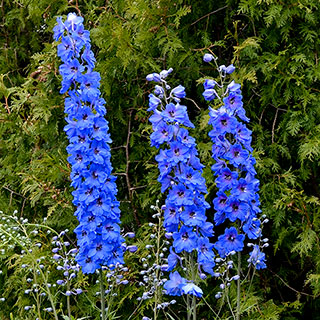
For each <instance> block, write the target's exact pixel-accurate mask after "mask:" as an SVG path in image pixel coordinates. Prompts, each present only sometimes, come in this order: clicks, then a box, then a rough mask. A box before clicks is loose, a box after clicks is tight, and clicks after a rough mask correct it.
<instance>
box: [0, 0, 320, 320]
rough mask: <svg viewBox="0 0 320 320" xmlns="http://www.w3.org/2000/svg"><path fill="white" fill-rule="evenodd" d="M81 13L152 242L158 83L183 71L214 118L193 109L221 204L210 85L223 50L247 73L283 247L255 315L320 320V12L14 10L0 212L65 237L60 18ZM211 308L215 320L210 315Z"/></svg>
mask: <svg viewBox="0 0 320 320" xmlns="http://www.w3.org/2000/svg"><path fill="white" fill-rule="evenodd" d="M72 11H76V12H79V13H81V15H83V16H84V17H85V25H86V28H87V29H89V30H90V32H91V37H92V42H93V50H94V52H95V54H96V58H97V62H98V63H97V71H99V72H100V73H101V77H102V82H101V90H102V93H103V97H104V98H105V99H106V101H107V110H108V116H107V117H108V120H109V122H110V133H111V137H112V139H113V144H112V147H113V149H112V163H113V166H114V170H115V173H116V174H117V175H118V179H117V184H118V188H119V196H118V199H119V200H121V201H122V202H121V210H122V221H123V227H124V228H125V229H128V230H135V231H137V232H139V227H140V226H141V225H143V224H144V223H145V222H147V221H149V220H150V216H151V214H152V213H151V210H150V205H152V204H154V203H155V201H156V199H158V198H160V199H161V195H160V185H159V183H158V182H157V181H156V178H157V175H158V170H157V166H156V163H155V161H154V156H155V153H156V150H155V148H151V147H150V145H149V137H148V136H149V134H150V132H151V126H150V124H149V123H148V114H147V111H146V109H147V104H148V102H147V97H148V93H149V90H150V86H148V85H147V82H146V80H145V76H146V75H147V74H148V73H150V72H157V71H161V70H162V69H166V68H169V67H172V68H173V69H174V76H173V77H172V78H175V79H176V82H177V84H178V83H181V84H183V85H184V86H185V87H186V88H187V96H188V97H191V98H192V99H193V100H195V101H196V102H197V104H198V105H199V106H200V108H201V111H199V110H198V109H197V108H196V107H195V106H194V104H193V103H192V102H191V101H188V103H187V106H188V109H189V112H190V113H191V115H192V119H191V120H192V121H193V122H194V124H195V125H196V128H197V129H196V130H193V132H192V134H193V135H194V136H195V138H196V140H197V142H198V147H199V152H200V157H201V162H202V163H204V164H207V167H206V169H205V178H206V179H207V185H208V188H209V195H208V200H211V199H212V198H213V196H214V193H215V191H216V189H215V186H214V184H213V176H212V173H211V170H210V164H211V161H212V160H211V158H210V148H211V147H210V146H211V144H210V141H209V139H208V137H207V132H208V130H209V129H208V128H207V125H206V123H207V120H208V115H207V111H206V107H205V106H206V104H205V102H204V100H203V98H202V96H201V92H202V85H201V84H200V82H199V81H198V82H197V80H199V79H201V78H203V77H204V76H205V75H208V74H211V75H212V74H213V72H214V70H213V69H211V68H210V67H208V65H207V64H204V63H203V62H202V56H203V54H204V53H206V52H208V50H207V49H206V48H210V49H211V50H212V51H213V52H214V53H215V54H216V55H217V56H218V57H219V58H220V59H219V62H220V64H226V65H227V64H229V63H231V62H233V63H234V65H235V66H236V68H237V69H236V73H235V79H236V80H237V81H238V82H240V83H241V84H242V88H243V95H244V99H243V100H244V103H245V109H246V110H247V115H248V117H250V119H251V122H250V124H249V128H250V129H251V130H253V147H254V150H255V157H256V158H257V165H256V168H257V171H258V178H259V179H260V181H261V192H260V195H261V201H262V208H263V212H264V213H265V214H266V215H267V216H268V218H269V219H270V223H269V224H268V227H267V228H266V229H265V230H264V235H265V236H268V237H269V238H270V244H271V246H270V247H269V249H268V250H267V251H266V252H267V257H268V269H267V270H266V271H263V272H260V273H259V277H258V279H257V283H256V292H255V298H254V299H255V300H252V301H253V302H254V303H255V306H254V308H253V310H254V311H253V312H257V314H258V315H259V317H261V319H320V316H318V315H317V314H320V303H319V295H320V243H319V234H320V199H319V198H320V191H319V185H320V170H319V167H320V166H319V164H320V98H319V92H320V84H319V77H320V67H319V44H320V40H319V36H318V35H319V29H320V4H319V1H318V0H301V1H300V0H299V1H297V0H284V1H277V0H258V1H256V0H242V1H231V0H230V1H222V0H218V1H200V0H194V1H191V0H185V1H181V0H157V1H156V0H135V1H133V0H118V1H115V0H114V1H102V0H97V1H91V0H86V1H80V0H79V1H75V0H71V1H67V0H56V1H51V0H17V1H11V0H3V1H2V2H1V6H0V16H1V18H0V47H1V55H0V100H1V106H0V209H1V210H3V211H6V213H11V212H13V210H15V209H17V210H19V213H20V214H21V215H22V214H23V216H24V217H27V218H28V219H29V220H30V221H33V222H38V221H42V219H43V217H45V216H48V221H49V222H50V224H51V225H52V226H53V227H54V228H56V229H57V230H59V229H61V230H62V229H64V228H68V229H73V228H74V227H75V225H76V219H75V218H74V216H73V207H72V203H71V200H72V198H71V190H70V188H69V184H70V181H69V172H70V167H69V165H68V163H67V154H66V151H65V148H66V146H67V143H68V142H67V138H66V135H65V133H64V132H63V127H64V124H65V122H64V112H63V110H64V105H63V97H62V96H61V95H60V94H59V89H60V75H59V73H58V66H59V59H58V57H57V54H56V44H54V41H53V39H52V28H53V26H54V25H55V19H56V17H57V16H58V15H65V14H67V13H68V12H72ZM213 214H214V213H213V211H212V209H211V211H210V210H209V211H208V213H207V215H208V216H209V217H210V216H211V217H213ZM141 229H143V228H140V230H141ZM141 232H142V231H141ZM7 258H8V256H7V255H0V268H2V269H3V270H6V271H7V277H3V276H2V277H0V296H1V295H3V294H6V293H8V292H10V290H12V286H11V287H8V283H11V284H12V283H14V278H13V276H14V272H13V270H8V263H7ZM128 263H129V264H130V263H136V262H134V260H132V261H129V262H128ZM133 266H134V265H132V267H133ZM215 285H216V283H215V282H214V279H212V280H210V281H209V282H208V287H207V289H206V293H207V295H208V301H209V302H210V303H211V304H215V303H216V302H215V299H214V295H213V294H212V295H210V292H211V291H212V292H213V291H214V286H215ZM10 299H11V300H10ZM10 299H9V301H8V302H7V303H6V304H5V305H4V306H3V305H2V306H1V309H0V310H1V311H0V318H1V319H7V316H8V315H9V314H10V312H13V313H14V312H16V311H15V310H18V309H19V306H18V305H15V301H16V300H15V292H14V290H13V291H12V292H11V296H10ZM82 303H83V305H85V303H86V302H85V301H84V302H82ZM13 305H15V306H14V307H12V306H13ZM131 307H132V310H133V308H134V300H132V306H131ZM126 309H128V305H127V308H126ZM201 310H202V312H204V315H205V314H206V313H205V306H204V307H203V308H202V309H201V308H200V311H201ZM258 311H259V312H258ZM123 312H126V310H124V311H123ZM255 317H256V316H252V318H251V319H253V318H255ZM22 319H23V317H22ZM248 319H250V316H248ZM255 319H256V318H255Z"/></svg>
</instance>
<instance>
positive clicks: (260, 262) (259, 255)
mask: <svg viewBox="0 0 320 320" xmlns="http://www.w3.org/2000/svg"><path fill="white" fill-rule="evenodd" d="M265 259H266V255H265V254H264V253H263V252H261V251H260V248H259V246H258V245H254V247H253V250H252V252H251V253H250V257H249V259H248V262H249V264H252V265H254V266H255V268H256V269H257V270H260V269H265V268H266V267H267V265H266V263H265Z"/></svg>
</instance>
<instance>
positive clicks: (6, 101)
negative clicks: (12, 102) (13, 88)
mask: <svg viewBox="0 0 320 320" xmlns="http://www.w3.org/2000/svg"><path fill="white" fill-rule="evenodd" d="M4 101H5V104H4V106H5V108H6V109H7V111H8V114H10V113H11V111H10V108H9V104H8V98H7V97H6V96H5V97H4Z"/></svg>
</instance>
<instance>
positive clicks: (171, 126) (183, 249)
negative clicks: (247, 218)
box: [147, 69, 215, 296]
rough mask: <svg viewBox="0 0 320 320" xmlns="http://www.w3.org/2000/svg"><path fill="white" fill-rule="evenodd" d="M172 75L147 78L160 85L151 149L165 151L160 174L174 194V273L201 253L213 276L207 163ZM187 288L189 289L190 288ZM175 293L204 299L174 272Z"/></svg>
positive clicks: (167, 209) (170, 209) (202, 265)
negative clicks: (192, 255)
mask: <svg viewBox="0 0 320 320" xmlns="http://www.w3.org/2000/svg"><path fill="white" fill-rule="evenodd" d="M171 71H172V69H169V70H168V71H166V70H164V71H162V72H161V73H160V74H157V73H153V74H149V75H148V76H147V80H149V81H155V82H158V83H159V84H160V85H156V86H155V90H154V93H151V94H150V95H149V109H148V110H149V111H152V112H153V114H152V115H151V117H150V119H149V120H150V122H151V123H152V128H153V133H152V134H151V137H150V138H151V145H152V146H155V147H156V148H160V146H164V148H162V149H160V152H159V154H158V155H157V156H156V161H157V162H158V166H159V170H160V175H159V178H158V181H159V182H160V183H161V192H163V193H164V192H166V191H167V192H168V193H167V198H166V201H165V206H164V227H165V229H166V231H167V234H170V235H171V236H172V238H173V245H172V247H171V248H170V254H169V256H168V271H172V270H173V269H174V268H175V267H176V266H178V265H179V264H180V262H181V257H180V254H183V253H191V252H192V253H197V254H196V256H197V265H198V270H199V273H201V274H203V271H204V272H208V273H210V274H213V267H214V265H215V264H214V253H213V245H212V244H210V242H209V239H208V237H210V236H212V235H213V225H212V223H210V222H207V218H206V215H205V211H206V209H207V208H209V207H210V206H209V204H208V203H207V202H206V201H205V198H204V194H205V193H207V189H206V186H205V179H204V178H203V177H202V169H203V167H204V166H203V165H202V164H201V163H200V160H199V158H198V152H197V149H196V142H195V139H194V138H193V137H192V136H190V135H189V131H188V129H187V128H194V125H193V124H192V123H191V122H190V120H189V116H188V113H187V107H186V106H184V105H182V104H180V102H181V99H182V98H184V97H185V96H186V93H185V88H184V87H183V86H181V85H179V86H178V87H176V88H173V89H172V90H171V91H170V94H166V90H169V89H170V87H169V86H168V84H167V83H166V81H165V80H164V79H165V78H166V77H167V75H168V74H169V73H170V72H171ZM185 285H187V286H185ZM164 288H165V289H166V291H167V293H168V294H170V295H182V294H193V295H196V296H201V294H202V291H201V289H200V288H199V287H197V286H196V285H195V284H192V285H190V283H189V282H187V281H186V279H184V278H182V277H181V276H180V274H179V273H178V271H175V272H174V273H171V275H170V280H168V281H167V282H166V284H165V286H164Z"/></svg>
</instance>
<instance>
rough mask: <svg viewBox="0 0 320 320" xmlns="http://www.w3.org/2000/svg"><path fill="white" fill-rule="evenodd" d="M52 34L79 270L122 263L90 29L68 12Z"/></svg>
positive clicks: (114, 189)
mask: <svg viewBox="0 0 320 320" xmlns="http://www.w3.org/2000/svg"><path fill="white" fill-rule="evenodd" d="M53 31H54V39H55V40H56V41H59V40H60V41H61V42H60V44H59V45H58V56H59V57H60V58H61V61H62V65H61V66H60V68H59V71H60V74H61V76H62V88H61V90H60V92H61V93H66V92H67V93H68V97H66V98H65V113H66V114H67V115H66V121H67V123H68V124H67V125H66V126H65V128H64V130H65V132H66V134H67V136H68V139H69V142H70V144H69V146H68V147H67V151H68V153H69V157H68V161H69V163H70V165H71V167H72V172H71V181H72V182H71V186H72V187H74V189H75V190H74V191H73V192H72V194H73V197H74V200H73V204H74V205H75V206H76V208H77V209H76V211H75V216H76V217H77V219H78V221H79V225H78V226H77V227H76V229H75V230H74V232H75V233H76V235H77V239H78V246H79V253H78V254H77V256H76V260H77V262H78V263H79V265H80V266H81V268H82V271H83V273H93V272H95V270H96V269H101V267H102V266H109V267H111V268H112V267H114V266H115V265H117V264H123V263H124V261H123V252H124V246H123V242H124V239H123V238H122V236H121V235H120V226H119V224H120V209H119V201H117V199H116V194H117V186H116V184H115V180H116V178H115V177H114V176H113V175H112V173H111V172H112V166H111V162H110V158H111V154H110V146H109V144H110V143H111V138H110V135H109V133H108V130H109V127H108V121H107V120H106V119H105V118H104V116H105V114H106V108H105V107H104V104H105V101H104V100H103V98H101V93H100V89H99V88H100V79H101V78H100V74H99V73H98V72H96V71H93V69H94V67H95V62H96V60H95V57H94V54H93V52H92V51H91V44H90V33H89V31H87V30H85V28H84V26H83V18H82V17H80V16H78V15H77V14H75V13H69V14H68V16H67V19H66V20H65V21H63V20H62V18H61V17H58V18H57V25H56V26H55V27H54V29H53Z"/></svg>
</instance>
